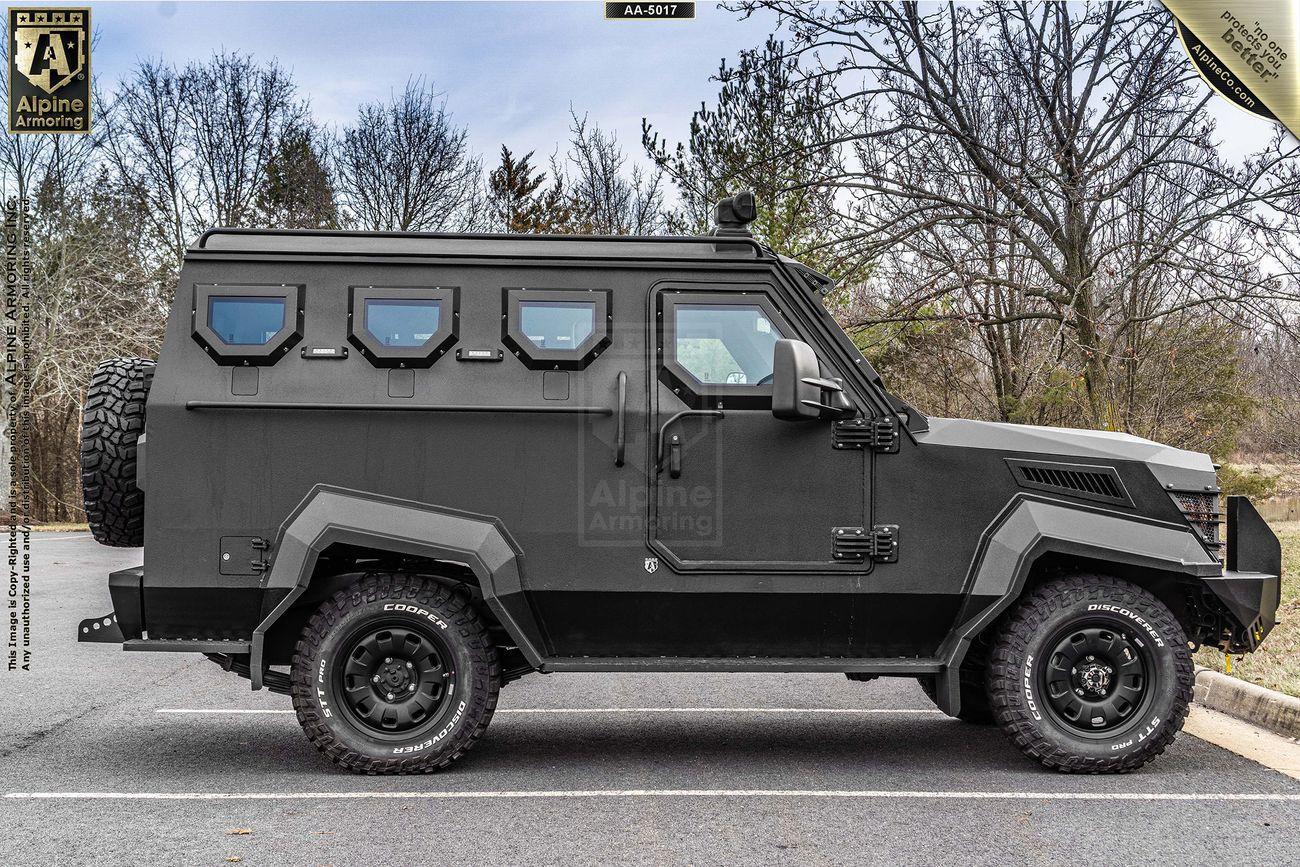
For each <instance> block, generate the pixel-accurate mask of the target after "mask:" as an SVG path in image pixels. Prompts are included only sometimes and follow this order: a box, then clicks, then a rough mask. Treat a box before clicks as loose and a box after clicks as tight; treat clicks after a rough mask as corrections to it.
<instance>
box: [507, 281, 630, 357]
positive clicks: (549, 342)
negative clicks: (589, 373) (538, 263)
mask: <svg viewBox="0 0 1300 867" xmlns="http://www.w3.org/2000/svg"><path fill="white" fill-rule="evenodd" d="M609 295H610V293H609V291H608V290H605V289H592V290H587V289H510V288H507V289H505V290H504V292H503V302H504V304H505V316H504V317H503V322H502V330H501V340H502V342H503V343H505V345H506V346H508V347H509V348H510V350H511V352H513V353H514V354H515V356H516V357H518V358H519V360H520V361H522V362H523V363H524V364H525V365H526V366H528V367H530V368H532V369H534V370H556V369H558V370H581V369H583V368H584V367H586V366H587V365H588V364H590V363H591V362H592V360H593V359H595V358H596V357H597V356H599V355H600V353H601V352H602V351H603V350H604V349H605V347H607V346H609V343H610V338H609V327H610V320H611V315H610V300H609Z"/></svg>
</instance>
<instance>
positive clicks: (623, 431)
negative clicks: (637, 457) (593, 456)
mask: <svg viewBox="0 0 1300 867" xmlns="http://www.w3.org/2000/svg"><path fill="white" fill-rule="evenodd" d="M626 413H627V372H626V371H623V370H620V371H619V372H618V433H617V434H616V439H615V443H614V466H616V467H621V466H623V456H624V454H625V453H626V451H627V425H626V423H625V421H626Z"/></svg>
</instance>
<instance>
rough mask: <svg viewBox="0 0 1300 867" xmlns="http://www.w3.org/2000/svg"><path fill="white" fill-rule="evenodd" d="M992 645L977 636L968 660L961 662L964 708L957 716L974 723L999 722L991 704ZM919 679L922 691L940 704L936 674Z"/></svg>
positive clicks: (962, 707) (989, 723) (990, 723)
mask: <svg viewBox="0 0 1300 867" xmlns="http://www.w3.org/2000/svg"><path fill="white" fill-rule="evenodd" d="M989 649H990V648H989V645H988V643H986V642H983V641H978V640H977V641H976V642H975V643H974V644H972V645H971V647H970V650H969V651H968V652H967V654H966V659H965V661H963V662H962V666H961V673H960V677H961V710H959V711H957V714H956V716H955V718H956V719H959V720H961V721H962V722H967V723H971V724H973V725H992V724H993V723H995V722H997V720H995V719H994V718H993V706H992V705H990V704H989V692H988V664H989V662H988V660H989V657H988V655H989ZM916 680H917V683H919V684H921V691H922V692H924V693H925V695H926V697H927V698H929V699H930V701H932V702H934V703H935V706H936V707H937V706H938V704H939V701H938V683H937V678H936V677H935V676H934V675H933V674H926V675H921V676H920V677H918V678H917V679H916Z"/></svg>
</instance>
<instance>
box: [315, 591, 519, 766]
mask: <svg viewBox="0 0 1300 867" xmlns="http://www.w3.org/2000/svg"><path fill="white" fill-rule="evenodd" d="M500 688H501V670H500V666H499V664H498V662H497V654H496V648H495V647H494V646H493V644H492V642H491V640H490V638H489V636H488V632H487V629H486V627H485V626H484V624H483V622H482V620H481V619H480V618H479V616H478V613H477V612H476V611H475V610H474V607H473V605H472V604H471V603H470V602H469V600H468V599H466V598H465V597H463V596H462V595H461V594H458V593H456V592H454V591H453V590H452V589H451V588H449V587H447V586H446V585H444V584H441V583H439V582H437V581H436V580H434V579H432V578H427V577H422V576H418V575H403V574H395V575H387V574H383V575H368V576H366V577H365V578H364V579H362V580H361V581H359V582H357V583H356V584H353V585H352V586H351V587H349V588H348V589H347V590H344V591H341V592H339V593H336V594H334V597H333V598H332V599H329V600H326V602H325V603H324V604H322V605H321V606H320V608H319V609H318V610H317V611H316V613H315V614H314V615H312V617H311V619H310V620H309V621H308V622H307V626H306V627H305V628H304V629H303V632H302V637H301V638H300V640H299V641H298V645H297V648H296V649H295V651H294V656H293V671H292V688H291V691H292V695H293V707H294V710H295V711H296V712H297V714H298V722H299V723H300V724H301V725H302V727H303V731H305V732H306V733H307V737H308V739H309V740H310V741H311V742H312V743H313V744H314V745H315V746H316V748H317V749H319V750H320V751H321V752H322V753H324V754H325V755H326V756H328V757H329V759H330V760H331V761H333V762H334V763H335V764H336V765H338V766H339V767H341V768H343V769H345V770H348V771H353V772H356V773H363V774H414V773H427V772H429V771H434V770H437V769H439V768H442V767H445V766H446V765H448V764H450V763H451V762H453V761H454V760H456V759H457V758H459V757H460V756H461V755H462V754H463V753H464V752H465V751H466V750H468V749H469V748H470V747H472V746H473V745H474V743H475V741H477V740H478V739H479V737H480V736H481V735H482V734H483V732H484V730H485V729H486V728H487V725H488V722H489V721H490V720H491V719H492V712H493V710H494V709H495V708H496V702H497V692H498V691H499V690H500Z"/></svg>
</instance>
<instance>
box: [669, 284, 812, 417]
mask: <svg viewBox="0 0 1300 867" xmlns="http://www.w3.org/2000/svg"><path fill="white" fill-rule="evenodd" d="M659 305H660V321H661V322H662V326H661V328H662V333H661V336H660V340H661V343H660V347H659V352H660V357H661V363H662V366H661V367H660V374H659V375H660V379H661V381H663V382H664V384H666V385H668V386H669V387H670V388H672V389H673V391H674V392H675V393H676V394H677V395H678V396H680V397H681V398H682V400H683V401H684V402H686V403H687V404H688V405H690V406H693V407H695V408H697V409H701V408H705V407H715V406H719V405H722V406H730V407H733V408H737V409H745V408H765V407H768V406H771V403H772V351H773V349H774V348H775V346H776V342H777V341H778V340H781V339H782V338H785V337H791V336H793V330H792V329H791V328H790V327H789V325H788V324H787V323H786V322H785V320H784V319H783V318H782V317H781V315H780V313H778V312H777V309H776V307H775V305H774V304H773V303H772V301H771V299H770V298H768V297H767V296H766V295H765V294H763V293H761V292H753V291H746V292H727V293H722V292H711V293H703V292H664V293H662V294H661V295H660V297H659Z"/></svg>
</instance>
